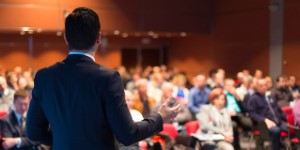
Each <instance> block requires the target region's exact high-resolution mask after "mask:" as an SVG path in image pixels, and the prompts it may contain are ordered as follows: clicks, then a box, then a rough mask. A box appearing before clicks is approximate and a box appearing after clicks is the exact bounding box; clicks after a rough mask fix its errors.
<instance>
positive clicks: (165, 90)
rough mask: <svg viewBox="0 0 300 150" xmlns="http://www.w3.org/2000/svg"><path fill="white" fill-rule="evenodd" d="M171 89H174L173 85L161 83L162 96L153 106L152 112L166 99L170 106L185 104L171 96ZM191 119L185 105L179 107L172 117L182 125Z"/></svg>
mask: <svg viewBox="0 0 300 150" xmlns="http://www.w3.org/2000/svg"><path fill="white" fill-rule="evenodd" d="M173 89H174V85H173V84H172V83H170V82H165V83H164V84H163V85H162V87H161V90H162V97H161V99H160V102H159V103H157V104H156V105H155V106H154V108H153V111H154V112H157V111H158V108H159V106H161V105H162V104H163V103H164V102H165V101H166V100H169V106H170V107H174V106H177V105H178V104H181V105H183V106H184V105H185V104H184V103H183V101H181V100H180V99H176V98H175V97H173ZM191 119H192V116H191V114H190V112H189V110H188V108H187V107H181V109H180V111H179V112H178V114H177V116H176V118H175V119H174V121H175V122H177V123H179V124H181V125H184V124H185V123H186V122H187V121H190V120H191ZM174 121H173V122H174ZM173 122H166V123H173Z"/></svg>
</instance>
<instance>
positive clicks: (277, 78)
mask: <svg viewBox="0 0 300 150" xmlns="http://www.w3.org/2000/svg"><path fill="white" fill-rule="evenodd" d="M281 78H283V79H287V77H286V76H285V75H279V76H277V77H276V82H279V81H280V79H281Z"/></svg>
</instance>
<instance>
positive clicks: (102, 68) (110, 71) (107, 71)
mask: <svg viewBox="0 0 300 150" xmlns="http://www.w3.org/2000/svg"><path fill="white" fill-rule="evenodd" d="M61 64H64V62H63V61H61V62H57V63H55V64H53V65H51V66H48V67H44V68H42V69H40V70H38V72H37V73H36V75H38V74H48V73H49V71H51V70H52V69H54V70H55V69H56V68H57V67H59V66H60V65H61ZM92 68H93V69H99V71H100V72H101V73H102V74H103V75H108V76H111V75H113V74H115V73H116V72H117V71H116V70H113V69H109V68H107V67H105V66H102V65H99V64H97V63H94V64H93V67H92Z"/></svg>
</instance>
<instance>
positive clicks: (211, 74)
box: [206, 68, 218, 87]
mask: <svg viewBox="0 0 300 150" xmlns="http://www.w3.org/2000/svg"><path fill="white" fill-rule="evenodd" d="M217 72H218V70H217V69H215V68H213V69H211V70H209V73H208V74H209V77H208V78H207V80H206V84H207V86H208V87H214V79H215V75H216V73H217Z"/></svg>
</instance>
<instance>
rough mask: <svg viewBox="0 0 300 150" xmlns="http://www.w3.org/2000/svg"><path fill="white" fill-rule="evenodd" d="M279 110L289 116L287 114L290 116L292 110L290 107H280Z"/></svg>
mask: <svg viewBox="0 0 300 150" xmlns="http://www.w3.org/2000/svg"><path fill="white" fill-rule="evenodd" d="M281 110H282V111H283V112H284V113H285V114H286V115H289V114H292V113H293V108H292V107H290V106H284V107H281Z"/></svg>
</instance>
